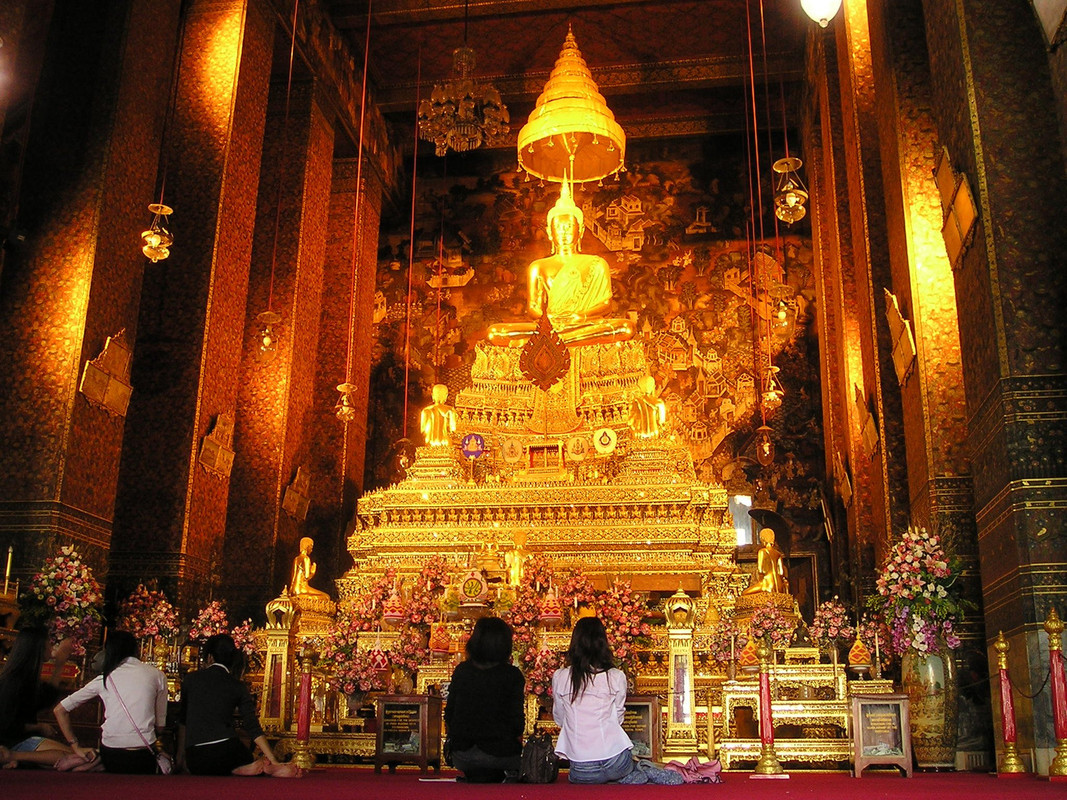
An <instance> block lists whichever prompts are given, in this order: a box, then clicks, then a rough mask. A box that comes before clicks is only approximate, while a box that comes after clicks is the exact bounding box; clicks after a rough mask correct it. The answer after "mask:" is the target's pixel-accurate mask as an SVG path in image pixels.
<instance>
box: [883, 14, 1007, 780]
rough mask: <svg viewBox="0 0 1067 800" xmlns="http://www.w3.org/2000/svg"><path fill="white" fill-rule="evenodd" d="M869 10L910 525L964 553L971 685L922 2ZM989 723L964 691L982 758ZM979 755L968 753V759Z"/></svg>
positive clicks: (957, 394) (959, 396) (981, 672)
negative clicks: (904, 325) (899, 322)
mask: <svg viewBox="0 0 1067 800" xmlns="http://www.w3.org/2000/svg"><path fill="white" fill-rule="evenodd" d="M868 8H869V10H870V20H871V34H872V37H871V38H872V50H873V53H874V56H875V75H876V94H877V97H878V103H877V108H878V118H879V127H880V129H881V130H882V131H885V132H887V135H884V136H883V137H882V171H883V175H884V187H885V197H886V206H885V208H886V222H887V229H888V237H889V259H890V270H891V272H892V285H891V286H888V287H886V288H887V290H889V291H891V292H893V294H894V296H895V299H896V301H897V304H898V307H899V314H900V317H901V318H902V319H903V320H906V321H907V322H908V324H910V325H912V326H913V330H914V339H913V343H912V340H909V339H908V337H907V336H903V337H902V339H901V340H900V341H899V342H898V343H896V344H895V345H894V366H895V367H896V370H895V372H896V375H895V377H896V383H897V384H899V388H900V394H901V400H902V406H903V407H902V410H903V426H904V438H905V443H906V449H907V473H908V491H909V500H910V504H911V518H912V523H913V524H915V525H921V526H923V527H925V528H927V529H928V530H930V531H935V532H937V533H938V534H939V535H940V536H941V537H942V539H943V540H944V541H945V544H946V547H947V548H948V551H949V552H950V553H953V554H955V555H957V556H958V557H959V558H960V560H961V578H960V581H959V583H958V588H960V590H961V591H962V593H963V595H964V596H965V597H966V598H967V599H968V600H970V601H971V602H972V603H974V609H975V612H976V613H971V614H968V615H967V618H966V619H965V620H962V621H961V623H960V625H959V627H958V628H957V632H958V633H959V634H960V637H961V639H962V640H963V645H962V647H961V648H960V649H959V650H957V651H956V659H957V662H958V667H957V670H958V673H959V674H961V675H962V674H966V675H972V676H973V677H972V681H977V680H980V679H981V678H984V677H985V676H986V675H987V674H988V665H987V664H986V663H985V662H986V658H985V652H986V646H985V628H984V625H983V624H982V616H981V613H980V609H981V607H982V600H981V581H980V578H979V574H978V539H977V530H976V527H975V518H974V496H973V486H972V481H971V476H970V464H969V461H968V458H967V450H966V445H967V408H966V398H965V396H964V389H963V386H964V375H963V364H962V359H961V355H960V337H959V322H958V317H957V315H958V309H957V306H956V294H955V289H954V286H953V279H952V268H951V264H950V263H949V259H948V254H947V251H946V249H945V241H944V239H943V238H942V235H941V226H942V222H943V220H944V216H943V212H942V206H941V198H940V195H939V192H938V187H937V184H936V182H935V180H934V170H935V168H936V167H937V161H938V156H939V155H940V147H939V144H938V137H937V129H936V123H935V121H934V115H933V108H932V105H931V103H932V90H931V87H930V68H929V56H928V54H927V51H926V36H925V31H924V29H923V16H922V2H921V0H908V1H907V2H900V1H899V0H896V1H894V2H885V0H880V2H878V3H871V4H869V6H868ZM888 311H889V313H891V314H892V313H895V311H894V310H893V309H888ZM908 355H911V356H912V358H911V360H910V361H909V359H908ZM976 697H980V698H981V699H980V700H976ZM990 724H991V717H990V705H989V703H988V701H987V699H986V698H985V695H984V693H982V695H975V694H974V693H964V694H963V695H961V698H960V739H961V741H962V742H963V743H964V746H965V747H966V748H967V749H970V750H976V751H977V750H980V751H982V756H981V757H984V758H986V760H988V757H989V756H990V755H991V753H992V746H991V745H992V740H991V739H990V738H989V737H987V736H983V735H982V734H981V731H986V730H988V729H989V725H990ZM968 742H969V744H968ZM978 742H980V743H981V744H978ZM977 757H979V756H978V755H977V754H973V755H972V756H970V757H969V759H970V761H971V762H972V763H973V759H974V758H977ZM989 766H990V767H991V766H992V763H990V764H989Z"/></svg>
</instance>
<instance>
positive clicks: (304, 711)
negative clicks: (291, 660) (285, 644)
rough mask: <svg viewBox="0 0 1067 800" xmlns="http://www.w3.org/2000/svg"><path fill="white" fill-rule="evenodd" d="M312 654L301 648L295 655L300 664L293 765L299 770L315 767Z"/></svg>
mask: <svg viewBox="0 0 1067 800" xmlns="http://www.w3.org/2000/svg"><path fill="white" fill-rule="evenodd" d="M314 655H315V654H314V653H312V652H311V651H310V650H308V649H306V648H304V647H301V648H300V652H299V653H298V654H297V657H296V658H297V661H298V662H299V664H300V692H299V695H298V703H299V706H298V710H297V720H296V744H294V745H293V763H294V764H296V765H297V766H298V767H300V768H301V769H311V768H312V767H314V766H315V754H314V753H312V752H311V744H310V742H311V667H312V664H313V662H314Z"/></svg>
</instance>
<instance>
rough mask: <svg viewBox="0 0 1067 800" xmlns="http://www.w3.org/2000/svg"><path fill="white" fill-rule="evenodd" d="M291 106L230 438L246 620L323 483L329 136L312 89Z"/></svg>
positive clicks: (234, 550)
mask: <svg viewBox="0 0 1067 800" xmlns="http://www.w3.org/2000/svg"><path fill="white" fill-rule="evenodd" d="M288 105H289V109H288V120H286V84H285V83H284V82H282V83H276V84H274V85H273V86H272V88H271V96H270V102H269V107H268V111H267V134H266V141H265V143H264V148H263V162H262V169H261V174H260V180H259V200H258V202H257V203H256V209H257V216H256V229H255V237H254V240H253V244H252V267H251V273H250V277H249V281H250V285H249V292H248V305H247V308H246V313H245V331H244V345H243V349H244V355H243V359H242V365H241V381H240V387H239V390H238V400H237V419H236V429H235V436H234V450H235V452H236V453H237V454H238V457H237V458H236V459H235V461H234V466H233V474H232V477H231V482H230V497H229V510H228V513H227V519H226V544H225V547H224V559H223V560H224V563H225V571H224V579H225V583H226V591H227V594H228V596H230V597H231V598H232V600H233V602H234V605H235V607H234V612H235V613H236V611H237V607H238V606H239V607H240V608H241V609H242V610H241V612H240V614H239V616H242V617H244V616H246V615H252V614H255V613H256V612H258V611H259V609H260V608H262V607H263V605H264V603H266V602H267V600H269V599H271V598H272V597H276V596H277V595H278V594H279V593H280V592H281V590H282V587H283V586H285V585H286V583H287V582H288V579H289V565H290V564H291V563H292V559H293V556H295V555H296V553H297V540H298V539H299V537H300V536H301V534H302V531H303V521H304V517H305V515H306V514H307V513H308V486H306V485H305V484H304V481H305V479H306V480H309V481H310V480H320V479H321V476H320V474H319V471H318V468H317V465H313V464H312V460H311V453H310V444H311V440H312V430H311V427H310V425H309V420H310V419H311V418H312V415H313V402H314V399H315V398H314V391H313V388H314V381H315V365H316V353H317V350H318V339H319V317H320V314H321V299H322V293H323V281H322V273H323V259H324V255H325V251H326V238H327V232H326V221H327V211H328V204H329V187H330V174H331V171H332V157H333V142H334V129H333V125H332V124H331V123H330V121H329V120H328V119H327V117H326V115H325V113H324V112H323V110H322V98H321V96H320V94H319V92H318V91H317V85H316V84H315V83H310V82H309V83H299V84H296V85H294V86H293V88H292V90H291V92H290V96H289V101H288ZM279 201H280V202H279ZM268 307H269V308H270V309H271V310H272V311H273V312H274V313H277V314H278V315H279V316H280V321H279V322H278V324H276V325H275V326H274V327H273V334H274V349H273V350H266V351H265V350H264V349H263V340H262V325H261V322H260V320H258V319H257V317H258V315H259V314H261V313H262V312H265V311H266V310H267V309H268ZM298 470H299V471H300V473H299V480H298V479H297V478H298ZM286 498H288V500H287V499H286ZM318 557H319V554H318V553H316V558H318ZM320 585H321V583H320Z"/></svg>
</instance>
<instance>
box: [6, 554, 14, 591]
mask: <svg viewBox="0 0 1067 800" xmlns="http://www.w3.org/2000/svg"><path fill="white" fill-rule="evenodd" d="M14 550H15V548H14V546H13V545H8V546H7V567H5V568H4V594H7V586H8V582H9V581H10V580H11V554H12V553H13V552H14Z"/></svg>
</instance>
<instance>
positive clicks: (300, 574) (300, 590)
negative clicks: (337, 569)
mask: <svg viewBox="0 0 1067 800" xmlns="http://www.w3.org/2000/svg"><path fill="white" fill-rule="evenodd" d="M314 547H315V540H314V539H312V538H310V537H308V536H305V537H304V538H303V539H301V540H300V553H299V554H298V555H297V557H296V558H294V559H293V575H292V578H291V579H290V580H289V594H290V595H292V596H300V595H304V596H311V597H324V598H326V599H329V597H330V596H329V595H328V594H326V592H321V591H319V590H318V589H316V588H314V587H312V586H311V585H310V584H309V583H308V582H309V581H310V580H311V579H312V578H314V577H315V570H316V566H315V562H314V561H312V560H311V551H312V549H313V548H314Z"/></svg>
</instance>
